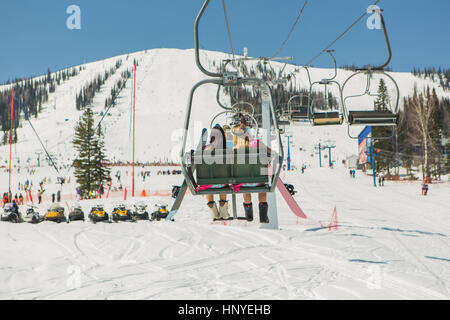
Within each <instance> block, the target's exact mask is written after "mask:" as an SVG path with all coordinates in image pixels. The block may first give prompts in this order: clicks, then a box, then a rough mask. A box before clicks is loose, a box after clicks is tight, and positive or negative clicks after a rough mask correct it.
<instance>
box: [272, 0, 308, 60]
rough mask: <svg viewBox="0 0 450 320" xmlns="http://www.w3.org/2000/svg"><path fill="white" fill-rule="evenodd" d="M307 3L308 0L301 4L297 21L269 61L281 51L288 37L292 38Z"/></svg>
mask: <svg viewBox="0 0 450 320" xmlns="http://www.w3.org/2000/svg"><path fill="white" fill-rule="evenodd" d="M308 1H309V0H306V1H305V3H304V4H303V7H302V9H301V10H300V13H299V14H298V16H297V20H295V23H294V25H293V26H292V28H291V30H290V31H289V34H288V36H287V38H286V40H284V42H283V44H282V45H281V47H280V48H279V49H278V51H277V52H275V54H274V55H273V56H272V58H270V59H273V58H275V57H276V56H277V55H278V54H279V53H280V52H281V51H282V50H283V48H284V46H285V45H286V43H287V42H288V41H289V39H290V37H291V36H292V33H293V32H294V30H295V28H296V27H297V24H298V22H299V21H300V18H301V17H302V15H303V11H304V10H305V8H306V5H307V4H308Z"/></svg>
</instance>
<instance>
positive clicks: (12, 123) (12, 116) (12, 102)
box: [8, 88, 15, 202]
mask: <svg viewBox="0 0 450 320" xmlns="http://www.w3.org/2000/svg"><path fill="white" fill-rule="evenodd" d="M14 94H15V91H14V88H13V89H12V101H11V128H10V133H9V189H8V190H9V192H10V193H11V154H12V135H13V126H14ZM9 201H10V202H11V199H9Z"/></svg>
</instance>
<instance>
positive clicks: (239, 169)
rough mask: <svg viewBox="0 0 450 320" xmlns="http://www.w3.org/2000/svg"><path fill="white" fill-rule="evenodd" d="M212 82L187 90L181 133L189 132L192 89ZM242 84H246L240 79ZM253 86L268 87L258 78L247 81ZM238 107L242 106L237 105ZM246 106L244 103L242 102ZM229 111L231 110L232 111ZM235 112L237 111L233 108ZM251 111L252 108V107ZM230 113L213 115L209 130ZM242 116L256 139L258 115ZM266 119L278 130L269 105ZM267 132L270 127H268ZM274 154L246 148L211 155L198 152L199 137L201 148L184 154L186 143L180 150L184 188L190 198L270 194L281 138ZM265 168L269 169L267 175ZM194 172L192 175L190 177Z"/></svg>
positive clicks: (280, 158) (277, 171) (279, 159)
mask: <svg viewBox="0 0 450 320" xmlns="http://www.w3.org/2000/svg"><path fill="white" fill-rule="evenodd" d="M215 81H216V80H213V79H211V80H204V81H201V82H200V83H198V84H197V85H196V86H195V87H194V88H193V90H192V91H191V97H190V100H189V105H188V110H187V115H186V120H187V121H186V123H185V125H186V126H185V130H186V132H188V130H189V119H190V114H191V109H192V100H193V95H194V93H195V90H196V88H198V86H200V85H202V84H205V83H215ZM242 81H246V79H243V80H242ZM249 82H250V83H252V84H253V85H255V84H258V85H261V86H264V87H267V88H268V85H267V84H266V83H265V82H264V81H262V80H259V79H252V80H251V81H249ZM241 104H242V103H241ZM245 104H247V103H245ZM232 109H233V108H232ZM234 109H235V111H236V110H237V108H234ZM253 109H254V108H253ZM232 112H234V111H231V110H226V111H222V112H220V113H219V114H217V115H216V116H215V117H214V118H213V120H212V121H211V127H213V126H214V125H215V122H216V119H217V118H218V117H219V116H220V115H223V114H228V113H232ZM246 116H247V117H248V118H249V119H250V120H251V122H252V124H253V125H252V128H253V129H255V130H256V133H255V134H254V135H255V139H259V137H258V136H259V134H258V133H259V128H260V127H259V123H258V119H257V118H258V115H251V114H250V113H248V114H246ZM270 120H271V126H273V127H274V128H275V130H276V131H279V126H278V120H277V117H276V113H275V110H274V107H273V104H272V103H271V104H270ZM264 129H266V128H264ZM268 130H269V131H270V128H268ZM277 137H278V139H277V140H278V143H277V146H278V153H275V152H274V150H273V149H272V150H271V156H272V157H268V156H267V154H263V153H264V150H262V151H261V152H262V153H260V150H259V148H248V149H238V150H230V149H228V150H218V149H216V150H214V151H212V152H202V151H203V150H202V149H203V146H204V144H206V140H205V139H204V137H203V138H202V140H203V142H202V143H201V146H202V148H197V150H192V151H191V152H189V153H186V152H185V150H186V142H187V139H186V137H185V141H184V144H183V148H182V159H183V160H182V169H183V172H184V174H185V178H186V181H187V183H188V187H189V189H190V191H191V193H192V194H193V195H207V194H240V193H266V192H274V191H275V188H276V182H277V179H278V177H279V174H280V171H281V163H282V161H283V149H282V142H281V137H280V136H279V135H278V136H277ZM269 167H271V168H273V169H271V170H270V171H271V172H269ZM194 172H195V174H194ZM242 184H245V185H253V184H254V185H257V186H255V187H245V186H243V187H241V188H233V187H228V186H237V185H242ZM216 185H225V187H224V188H216V189H214V188H209V189H202V188H201V186H216Z"/></svg>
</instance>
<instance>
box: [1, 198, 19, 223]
mask: <svg viewBox="0 0 450 320" xmlns="http://www.w3.org/2000/svg"><path fill="white" fill-rule="evenodd" d="M1 220H2V221H5V222H12V223H21V222H23V221H22V217H21V214H20V212H18V211H17V212H16V211H15V210H14V207H13V205H12V204H9V203H8V204H6V205H5V207H4V208H3V212H2V217H1Z"/></svg>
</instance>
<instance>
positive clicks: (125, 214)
mask: <svg viewBox="0 0 450 320" xmlns="http://www.w3.org/2000/svg"><path fill="white" fill-rule="evenodd" d="M112 220H113V221H114V222H119V221H133V222H134V221H136V219H134V218H133V214H132V212H131V211H130V210H128V209H127V208H126V207H125V205H123V204H120V205H118V206H116V207H115V208H114V210H113V212H112Z"/></svg>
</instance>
